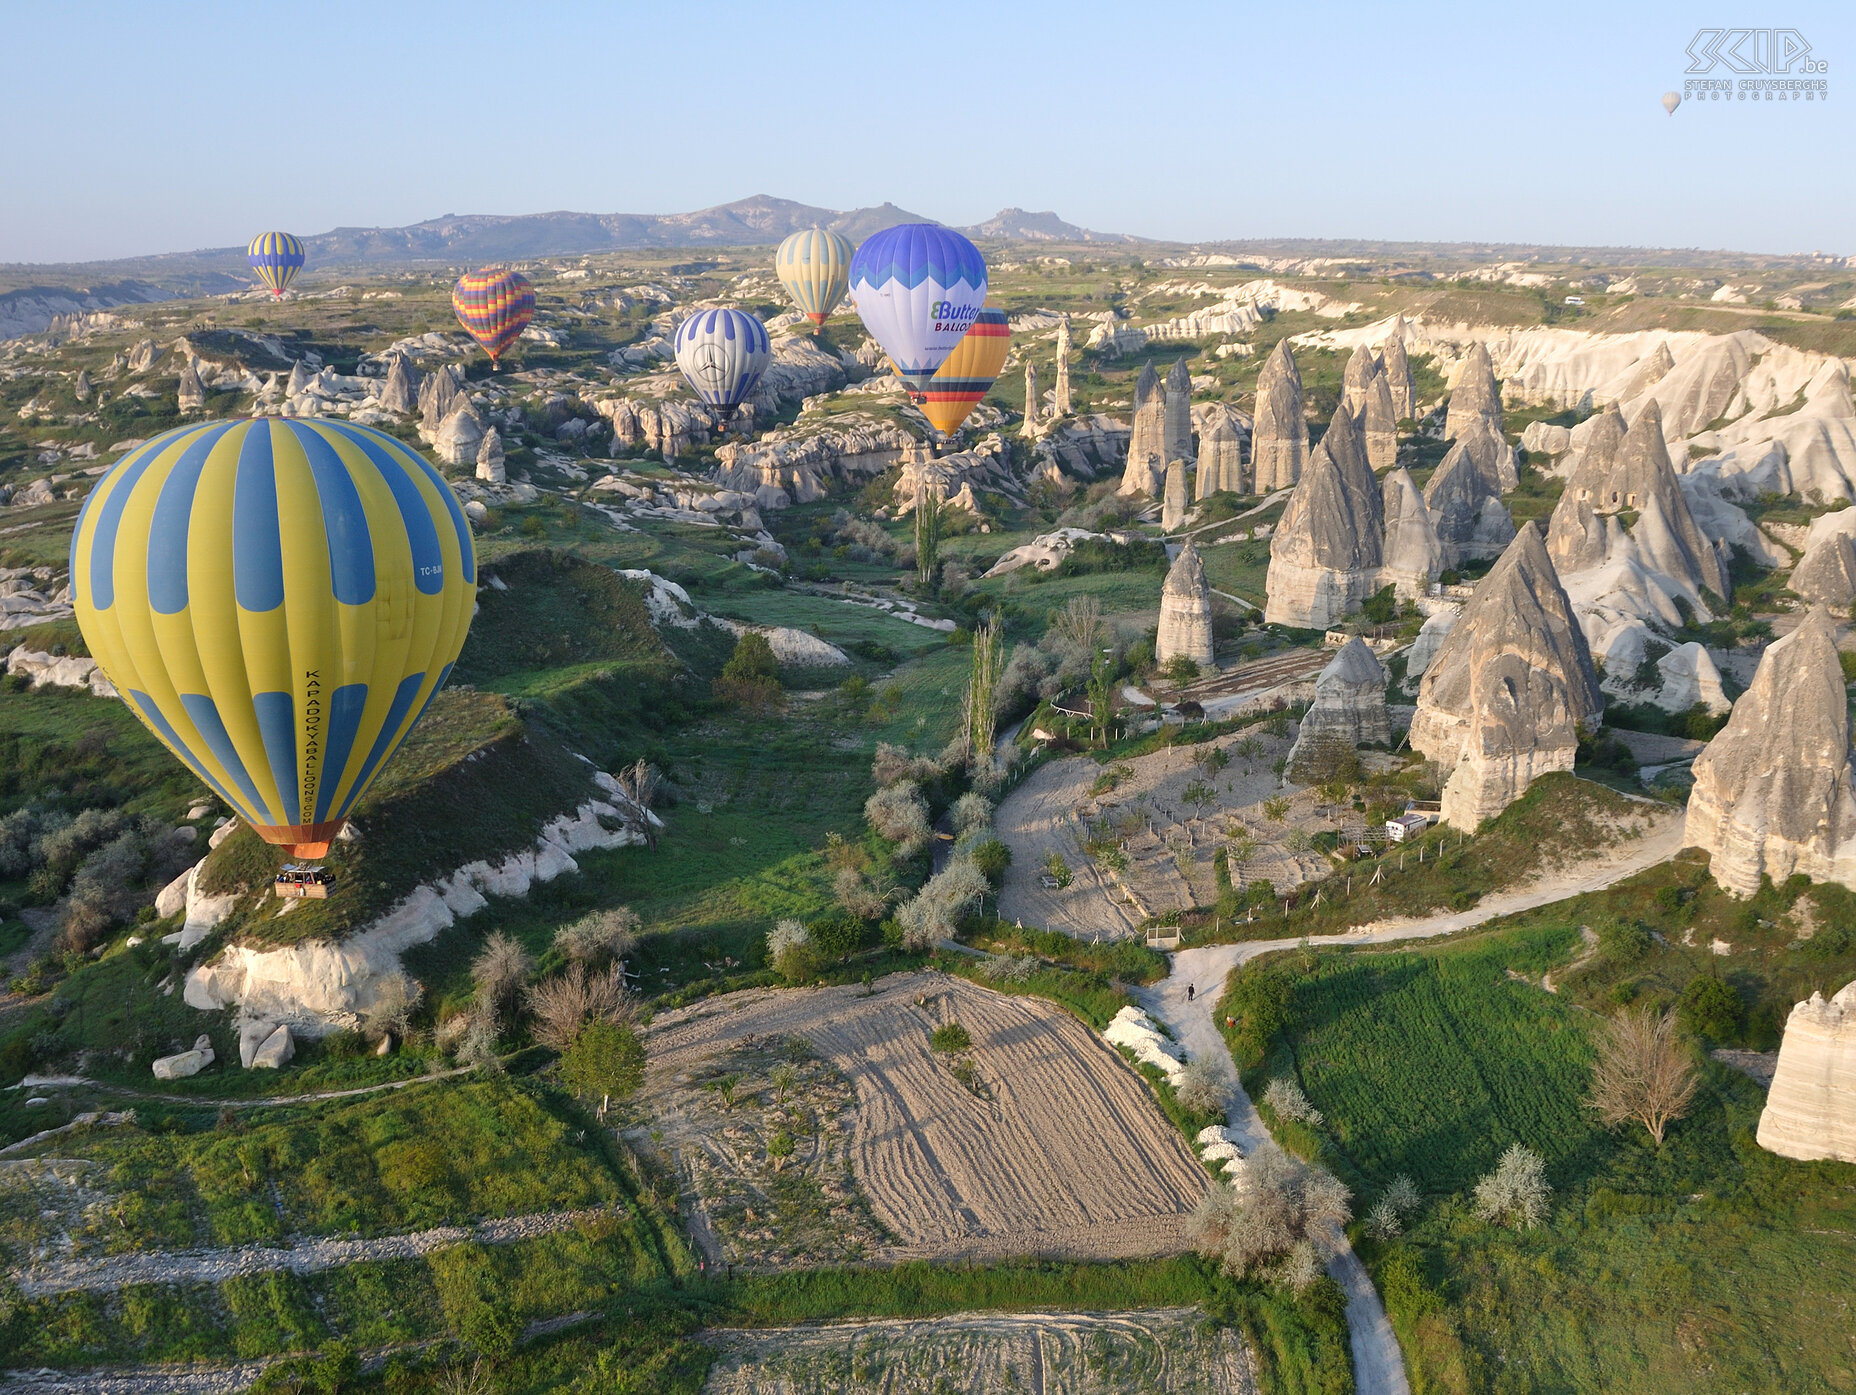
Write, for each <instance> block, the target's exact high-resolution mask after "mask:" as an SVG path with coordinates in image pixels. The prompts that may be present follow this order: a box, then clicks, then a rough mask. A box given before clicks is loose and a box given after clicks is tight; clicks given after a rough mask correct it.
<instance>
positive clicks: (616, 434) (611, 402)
mask: <svg viewBox="0 0 1856 1395" xmlns="http://www.w3.org/2000/svg"><path fill="white" fill-rule="evenodd" d="M593 405H594V407H595V409H596V410H597V411H598V412H599V413H600V414H601V415H602V416H605V417H607V418H608V419H609V420H610V421H611V423H612V440H613V444H614V445H615V446H616V447H619V448H621V449H628V450H629V449H636V448H638V447H643V448H644V449H645V450H651V451H656V452H657V453H658V454H659V455H660V456H662V457H663V458H664V459H665V460H674V459H676V458H677V457H678V456H679V455H682V454H683V453H684V452H685V451H687V450H688V449H690V447H691V446H695V445H703V444H705V443H706V442H707V441H708V439H709V428H710V416H709V413H708V411H707V410H706V409H704V408H702V407H700V406H699V405H698V404H696V403H692V402H643V401H639V400H637V399H635V398H630V397H619V398H607V399H602V400H600V401H598V402H596V403H594V404H593ZM776 434H777V433H774V432H768V433H767V435H766V436H765V437H762V442H763V443H765V442H766V441H767V440H769V439H771V438H773V437H774V436H775V435H776ZM897 434H898V435H903V434H904V433H902V432H900V431H899V432H898V433H897ZM727 449H729V447H728V446H725V445H724V446H721V447H719V448H718V449H717V451H716V459H717V460H720V459H721V457H722V452H723V451H725V450H727Z"/></svg>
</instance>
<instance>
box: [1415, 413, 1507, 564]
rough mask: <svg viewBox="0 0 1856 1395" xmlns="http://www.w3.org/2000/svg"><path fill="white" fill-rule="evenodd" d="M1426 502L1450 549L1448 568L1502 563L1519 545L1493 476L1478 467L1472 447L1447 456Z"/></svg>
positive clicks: (1462, 445)
mask: <svg viewBox="0 0 1856 1395" xmlns="http://www.w3.org/2000/svg"><path fill="white" fill-rule="evenodd" d="M1424 502H1425V504H1426V505H1427V506H1428V507H1429V509H1430V512H1431V520H1432V522H1433V523H1434V524H1435V526H1436V529H1437V538H1438V541H1439V543H1441V544H1442V546H1443V549H1444V566H1445V567H1450V568H1454V567H1459V566H1461V565H1462V564H1463V563H1464V562H1467V561H1472V560H1480V559H1482V558H1487V557H1499V556H1501V555H1502V553H1504V552H1505V551H1507V550H1508V544H1509V543H1511V542H1513V541H1514V519H1513V518H1512V517H1511V516H1510V515H1509V513H1508V506H1507V505H1506V504H1504V503H1502V500H1501V494H1500V491H1499V490H1498V489H1497V488H1496V486H1495V484H1494V483H1493V481H1492V480H1491V479H1490V477H1489V475H1488V474H1487V473H1486V472H1484V471H1483V470H1482V469H1481V468H1480V467H1479V466H1478V465H1477V464H1476V460H1475V457H1474V456H1473V455H1471V453H1470V442H1468V441H1458V442H1456V443H1455V444H1454V445H1452V446H1451V447H1450V449H1449V451H1448V452H1447V453H1446V454H1445V455H1444V458H1443V462H1442V463H1441V464H1440V465H1438V467H1437V469H1436V471H1435V472H1434V473H1433V474H1432V475H1431V478H1430V482H1429V483H1428V484H1426V485H1425V487H1424Z"/></svg>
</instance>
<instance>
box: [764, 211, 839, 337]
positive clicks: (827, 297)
mask: <svg viewBox="0 0 1856 1395" xmlns="http://www.w3.org/2000/svg"><path fill="white" fill-rule="evenodd" d="M773 269H774V271H775V272H776V273H777V274H778V275H779V278H780V284H781V285H782V286H784V287H786V293H787V294H788V295H790V296H791V297H792V298H793V304H795V305H797V306H798V307H799V309H800V312H801V313H802V314H803V315H804V316H805V317H806V318H807V319H808V320H810V321H812V323H813V324H815V325H823V324H824V323H825V320H826V317H827V316H829V315H830V314H831V312H832V309H833V308H834V307H835V306H836V305H837V303H838V302H839V301H840V300H842V299H844V292H845V288H846V287H848V286H849V285H850V284H851V244H850V243H849V242H847V241H846V240H845V239H844V238H842V237H839V236H838V234H836V233H835V232H826V231H825V230H824V229H823V228H808V229H807V230H806V231H804V232H796V233H794V234H793V235H792V236H790V237H788V238H787V239H786V241H784V242H782V243H781V244H780V250H779V251H777V252H775V253H774V254H773Z"/></svg>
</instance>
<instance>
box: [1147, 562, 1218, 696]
mask: <svg viewBox="0 0 1856 1395" xmlns="http://www.w3.org/2000/svg"><path fill="white" fill-rule="evenodd" d="M1181 654H1183V655H1185V657H1187V658H1188V659H1191V660H1192V661H1193V662H1194V663H1195V664H1197V665H1198V666H1199V668H1200V669H1201V670H1209V669H1210V668H1211V667H1212V592H1211V584H1210V583H1209V582H1208V581H1206V579H1205V564H1204V562H1203V561H1201V560H1200V558H1199V552H1198V549H1197V548H1195V547H1194V546H1193V545H1192V544H1191V543H1187V544H1186V545H1185V546H1184V547H1182V548H1181V549H1180V550H1179V556H1177V557H1175V558H1174V559H1173V565H1172V566H1171V567H1170V568H1169V569H1168V570H1167V574H1166V584H1165V585H1164V586H1162V587H1161V588H1160V631H1159V636H1158V638H1157V640H1156V641H1155V644H1154V657H1155V658H1156V659H1158V660H1159V662H1160V663H1161V664H1163V665H1164V664H1166V663H1167V662H1168V661H1169V660H1171V659H1173V658H1174V657H1175V656H1177V655H1181Z"/></svg>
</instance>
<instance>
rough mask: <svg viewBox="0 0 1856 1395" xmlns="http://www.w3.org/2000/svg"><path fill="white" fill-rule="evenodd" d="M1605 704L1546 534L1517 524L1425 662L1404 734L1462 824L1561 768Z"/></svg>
mask: <svg viewBox="0 0 1856 1395" xmlns="http://www.w3.org/2000/svg"><path fill="white" fill-rule="evenodd" d="M1603 712H1604V700H1603V698H1602V696H1601V695H1600V693H1599V690H1598V674H1597V671H1596V669H1595V668H1594V667H1593V665H1592V655H1591V651H1590V650H1589V649H1588V648H1587V647H1586V643H1585V635H1584V633H1583V632H1582V631H1581V630H1580V628H1579V623H1578V620H1577V618H1576V617H1575V616H1574V614H1573V608H1572V602H1571V600H1569V599H1568V598H1567V595H1566V591H1565V589H1564V588H1563V587H1562V586H1561V585H1560V581H1559V577H1558V576H1557V575H1555V573H1554V570H1553V562H1552V559H1551V558H1549V557H1548V556H1547V549H1546V544H1545V543H1543V542H1542V541H1541V537H1540V532H1539V530H1538V529H1537V528H1536V527H1535V525H1534V524H1533V523H1532V522H1529V523H1527V524H1525V525H1524V526H1523V527H1522V529H1521V531H1520V532H1519V533H1518V534H1517V535H1516V536H1515V540H1514V542H1513V543H1511V544H1510V545H1509V547H1508V550H1507V551H1506V552H1504V553H1503V554H1502V557H1501V560H1500V561H1499V562H1497V563H1496V564H1495V566H1494V568H1493V569H1492V570H1491V571H1490V572H1489V574H1488V575H1487V576H1486V577H1484V578H1483V579H1482V581H1481V583H1480V584H1479V585H1478V586H1477V587H1476V590H1475V594H1474V595H1473V596H1472V597H1471V598H1470V600H1469V602H1468V604H1467V605H1466V606H1465V607H1464V609H1463V614H1462V616H1461V618H1460V619H1459V620H1458V621H1457V622H1456V624H1455V625H1454V626H1453V627H1452V628H1451V630H1450V633H1449V635H1448V636H1447V637H1446V638H1445V639H1444V642H1443V644H1442V645H1441V646H1439V648H1438V650H1437V654H1436V657H1435V658H1433V659H1432V660H1431V661H1430V663H1429V665H1428V666H1427V667H1426V669H1425V671H1424V678H1423V681H1422V682H1421V683H1420V684H1419V685H1418V710H1417V713H1416V715H1415V716H1414V717H1413V719H1412V724H1411V744H1412V747H1413V749H1415V750H1417V751H1420V752H1422V753H1423V754H1424V755H1425V756H1427V757H1429V758H1430V759H1431V760H1433V761H1436V762H1437V763H1438V765H1440V766H1441V767H1442V768H1443V770H1444V772H1445V781H1444V791H1443V817H1444V821H1445V822H1447V823H1449V824H1451V825H1453V826H1454V827H1457V828H1461V829H1465V830H1470V831H1473V830H1474V829H1475V828H1477V827H1478V826H1479V825H1480V824H1481V823H1482V822H1483V821H1484V820H1485V819H1492V818H1494V817H1495V816H1496V815H1497V814H1499V813H1501V811H1502V810H1503V809H1505V808H1507V807H1508V806H1509V805H1510V804H1511V803H1513V802H1514V801H1515V800H1516V799H1518V798H1520V796H1521V795H1522V794H1523V793H1524V792H1525V791H1526V789H1527V787H1528V786H1529V785H1530V784H1532V783H1533V782H1534V780H1536V779H1537V778H1539V777H1540V776H1542V775H1545V774H1547V773H1549V772H1550V771H1555V770H1571V769H1572V765H1573V756H1574V754H1575V752H1576V750H1577V748H1578V740H1579V737H1578V730H1579V726H1580V725H1581V724H1582V723H1584V724H1586V725H1594V724H1596V722H1597V721H1598V719H1599V718H1600V717H1601V716H1602V715H1603Z"/></svg>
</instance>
